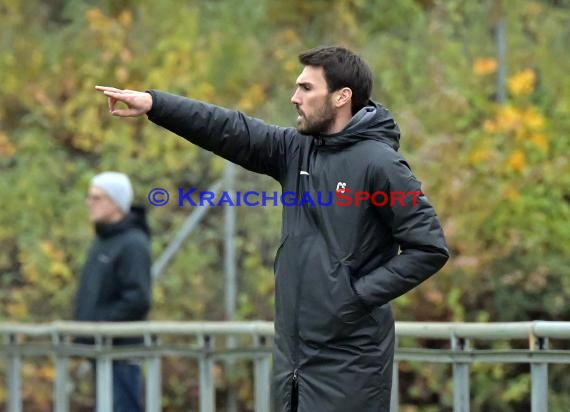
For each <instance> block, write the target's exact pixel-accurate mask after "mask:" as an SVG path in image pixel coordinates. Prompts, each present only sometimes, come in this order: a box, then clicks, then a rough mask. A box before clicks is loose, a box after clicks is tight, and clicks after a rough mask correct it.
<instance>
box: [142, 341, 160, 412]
mask: <svg viewBox="0 0 570 412" xmlns="http://www.w3.org/2000/svg"><path fill="white" fill-rule="evenodd" d="M144 343H145V346H147V347H149V348H150V349H151V350H152V349H154V348H156V347H157V346H159V344H160V342H159V340H158V337H157V336H154V335H150V334H145V337H144ZM146 366H147V371H146V390H145V394H146V395H145V396H146V412H160V404H161V396H162V376H161V359H160V355H158V354H152V355H150V356H149V357H148V358H147V360H146Z"/></svg>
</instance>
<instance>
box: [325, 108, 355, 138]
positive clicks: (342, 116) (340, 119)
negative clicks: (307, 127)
mask: <svg viewBox="0 0 570 412" xmlns="http://www.w3.org/2000/svg"><path fill="white" fill-rule="evenodd" d="M351 119H352V113H351V112H350V110H343V111H339V112H338V114H337V116H336V117H335V120H334V122H333V123H332V124H331V127H330V128H329V130H327V132H326V133H325V134H336V133H339V132H341V131H342V130H343V129H344V128H345V127H346V125H347V124H348V122H350V120H351Z"/></svg>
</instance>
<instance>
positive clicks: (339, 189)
mask: <svg viewBox="0 0 570 412" xmlns="http://www.w3.org/2000/svg"><path fill="white" fill-rule="evenodd" d="M336 191H337V192H338V193H344V192H345V191H346V183H344V182H338V183H337V184H336Z"/></svg>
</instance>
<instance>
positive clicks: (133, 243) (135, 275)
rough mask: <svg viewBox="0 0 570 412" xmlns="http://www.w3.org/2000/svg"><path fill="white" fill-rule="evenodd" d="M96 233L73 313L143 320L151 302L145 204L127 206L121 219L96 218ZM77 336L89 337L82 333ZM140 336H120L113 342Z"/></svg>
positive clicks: (126, 341)
mask: <svg viewBox="0 0 570 412" xmlns="http://www.w3.org/2000/svg"><path fill="white" fill-rule="evenodd" d="M95 233H96V237H95V240H94V242H93V244H92V245H91V248H90V250H89V253H88V256H87V259H86V261H85V264H84V266H83V270H82V272H81V277H80V280H79V287H78V289H77V293H76V296H75V303H74V316H73V318H74V319H75V320H77V321H85V322H129V321H142V320H146V318H147V315H148V312H149V310H150V305H151V274H150V268H151V261H150V230H149V227H148V224H147V221H146V214H145V210H144V209H143V208H141V207H131V211H130V213H129V214H127V215H126V216H125V218H124V219H123V220H121V221H120V222H117V223H112V224H101V223H98V224H96V225H95ZM78 342H83V343H89V342H92V340H90V339H84V338H80V339H78ZM140 342H141V340H140V339H138V338H128V339H127V338H121V339H115V340H114V342H113V343H114V344H117V345H118V344H134V343H140Z"/></svg>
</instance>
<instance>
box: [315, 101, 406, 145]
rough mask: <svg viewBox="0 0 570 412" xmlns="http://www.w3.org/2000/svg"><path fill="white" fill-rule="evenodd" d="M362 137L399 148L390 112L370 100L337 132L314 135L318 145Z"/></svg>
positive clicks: (395, 128) (337, 143)
mask: <svg viewBox="0 0 570 412" xmlns="http://www.w3.org/2000/svg"><path fill="white" fill-rule="evenodd" d="M362 139H371V140H377V141H380V142H383V143H386V144H387V145H389V146H390V147H391V148H392V149H394V150H395V151H398V149H399V148H400V128H399V127H398V125H397V124H396V121H395V120H394V118H393V117H392V114H391V113H390V112H389V111H388V109H386V108H385V107H384V106H382V105H381V104H379V103H376V102H374V101H372V100H370V101H369V102H368V105H367V106H365V107H363V108H362V109H360V110H359V111H358V112H357V113H356V114H355V115H354V116H353V117H352V119H351V120H350V122H348V124H347V125H346V127H345V128H344V129H343V130H341V131H340V132H338V133H335V134H329V135H318V136H315V141H316V144H317V146H319V147H331V148H333V147H338V146H348V145H351V144H354V143H356V142H358V141H360V140H362Z"/></svg>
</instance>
